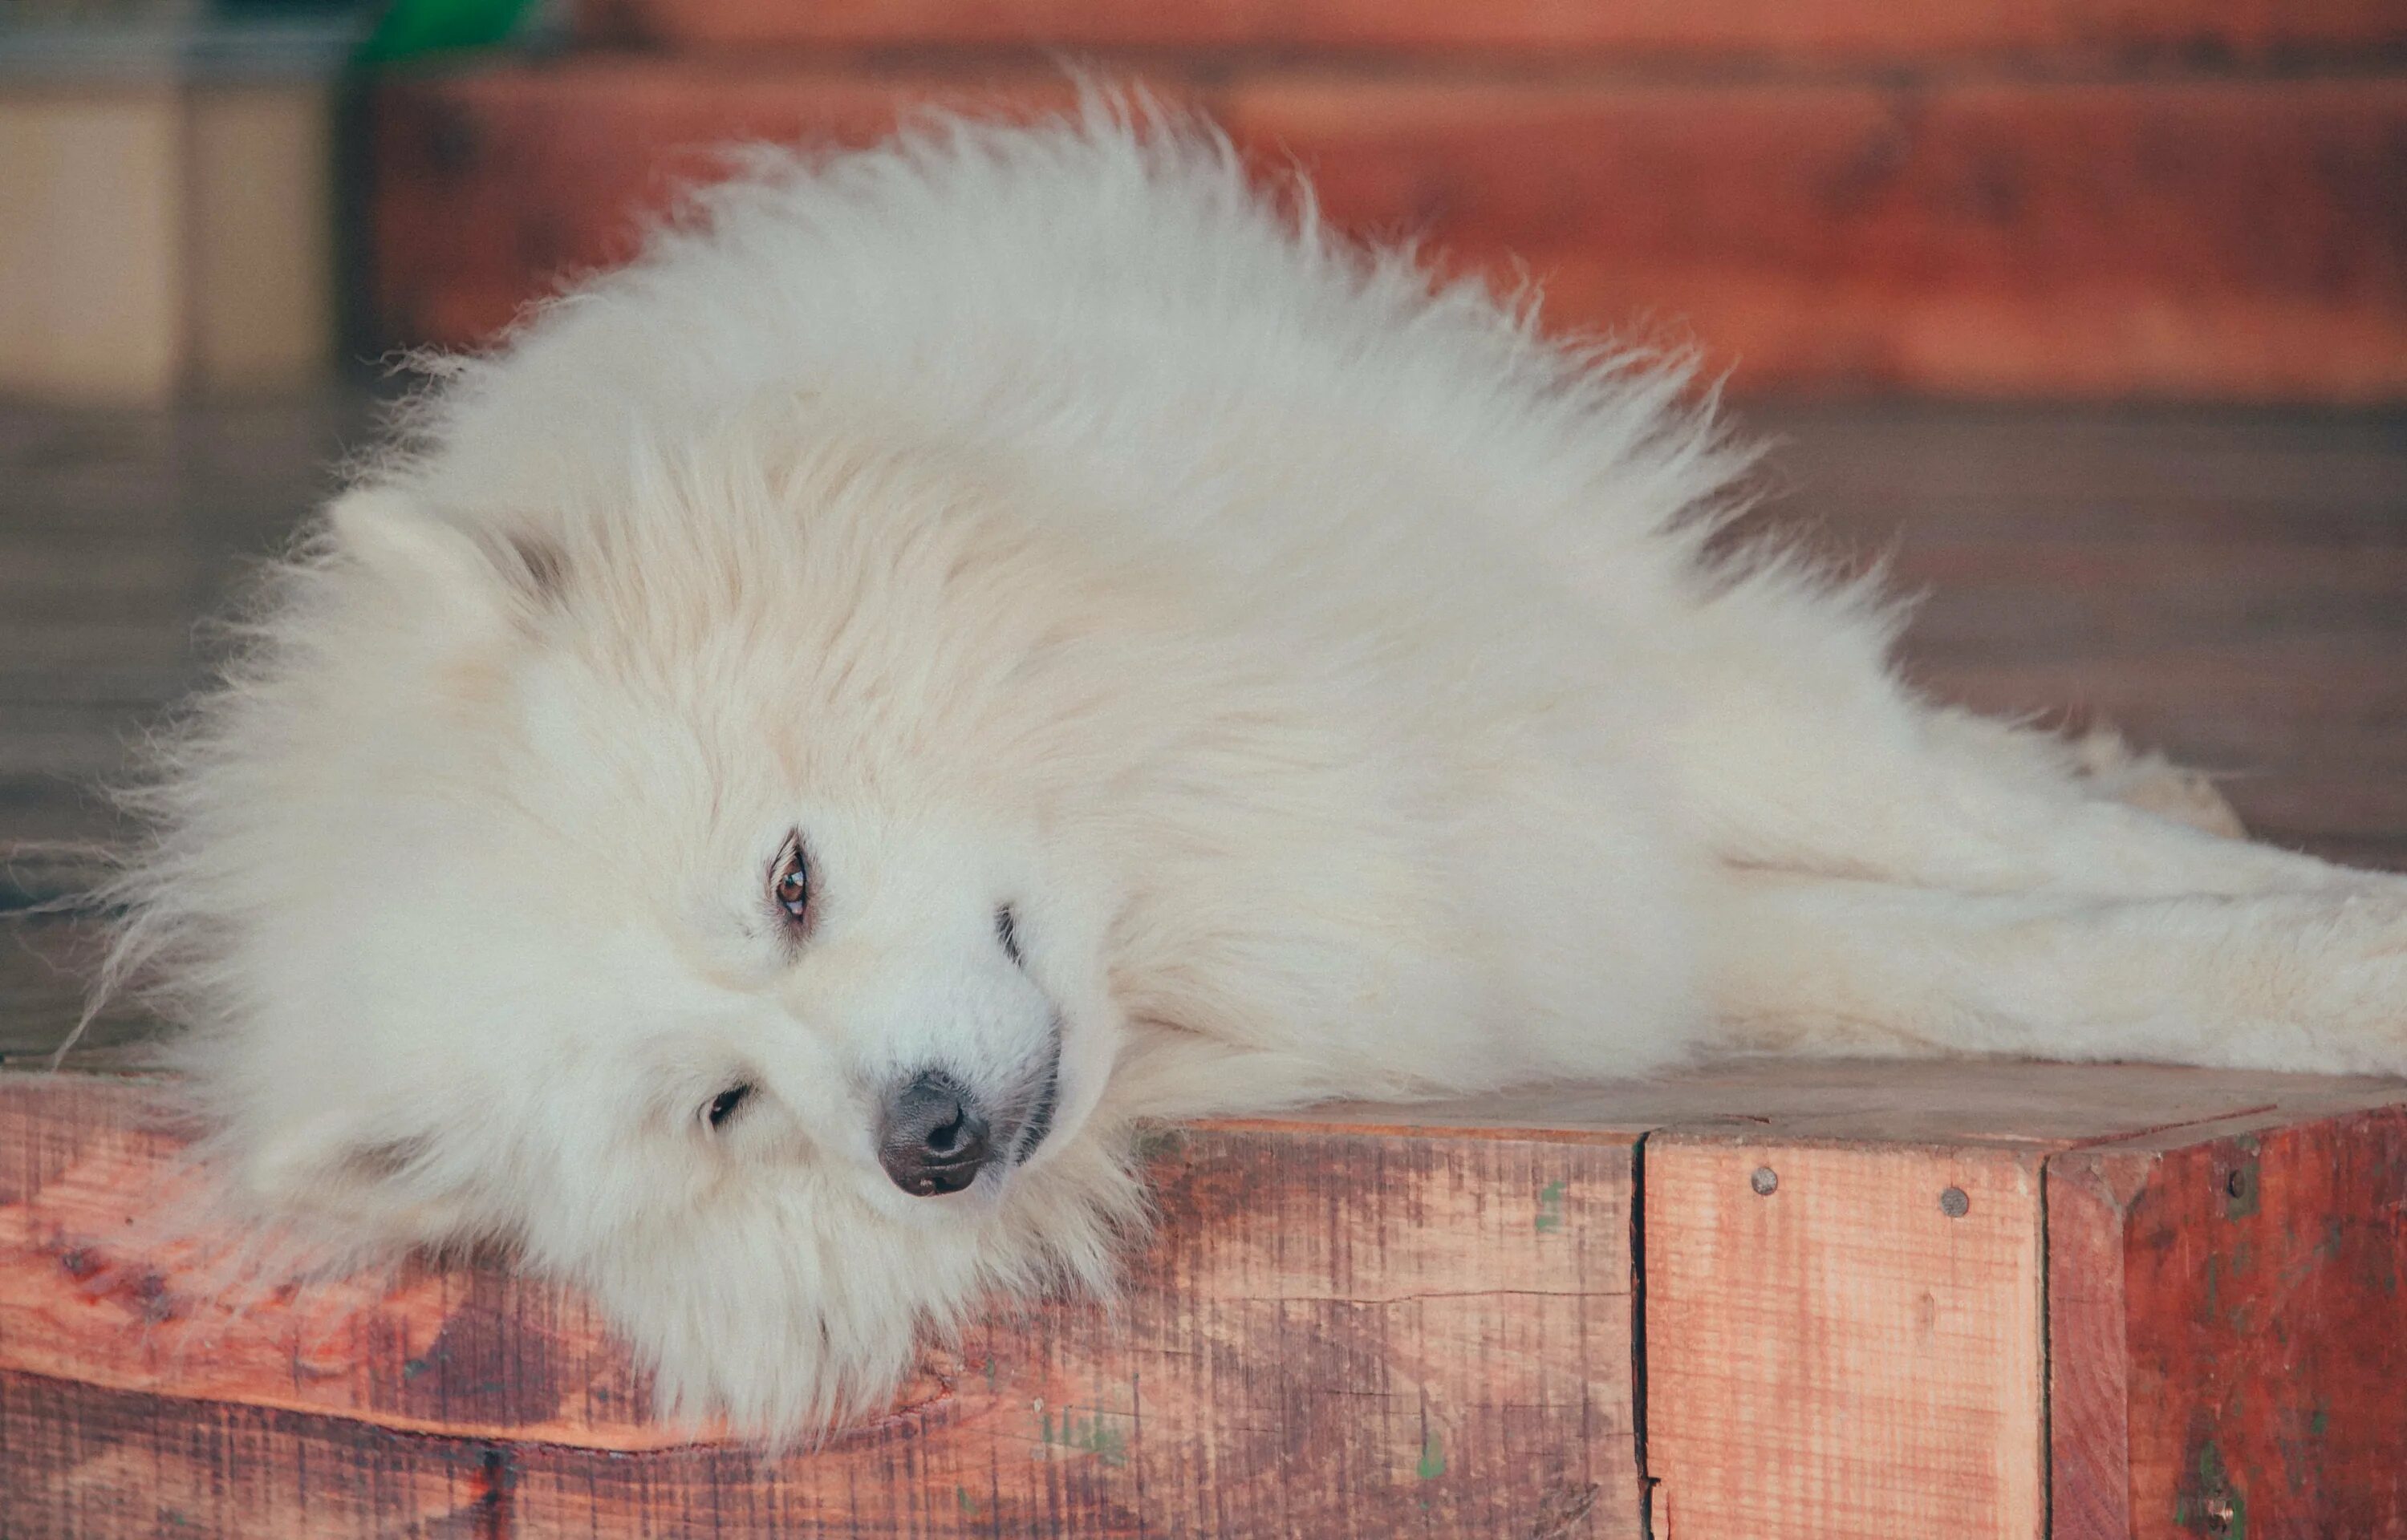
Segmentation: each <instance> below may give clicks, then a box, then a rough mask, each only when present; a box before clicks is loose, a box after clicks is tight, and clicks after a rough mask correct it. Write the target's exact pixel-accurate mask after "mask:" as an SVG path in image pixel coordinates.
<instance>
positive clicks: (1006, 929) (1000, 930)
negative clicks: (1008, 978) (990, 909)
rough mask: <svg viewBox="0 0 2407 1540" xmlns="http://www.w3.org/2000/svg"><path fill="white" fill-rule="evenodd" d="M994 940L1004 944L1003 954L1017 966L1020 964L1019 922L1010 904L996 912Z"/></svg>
mask: <svg viewBox="0 0 2407 1540" xmlns="http://www.w3.org/2000/svg"><path fill="white" fill-rule="evenodd" d="M994 939H995V940H998V941H1001V942H1002V943H1003V954H1004V956H1006V957H1008V958H1010V959H1011V960H1012V962H1013V963H1014V964H1015V965H1017V964H1018V962H1019V921H1018V918H1017V917H1015V916H1014V915H1013V914H1012V912H1011V906H1010V905H1009V904H1005V905H1004V906H1003V907H1002V908H1001V909H998V910H996V911H994Z"/></svg>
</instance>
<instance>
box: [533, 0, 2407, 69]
mask: <svg viewBox="0 0 2407 1540" xmlns="http://www.w3.org/2000/svg"><path fill="white" fill-rule="evenodd" d="M576 16H577V27H578V30H579V31H580V33H582V34H583V35H586V36H588V37H591V38H593V39H595V40H598V41H607V42H613V43H634V44H638V45H643V46H648V47H654V48H670V49H756V48H780V47H783V48H862V47H879V48H893V47H930V46H935V47H994V46H998V45H1000V46H1005V47H1009V46H1020V47H1041V48H1175V49H1364V50H1379V51H1424V50H1426V51H1431V52H1437V51H1446V52H1461V51H1503V50H1522V49H1528V50H1534V51H1538V52H1541V53H1543V54H1545V56H1548V57H1559V56H1560V55H1562V54H1564V53H1579V54H1588V55H1612V54H1638V55H1653V54H1664V53H1690V54H1696V53H1702V54H1730V55H1738V56H1741V57H1756V56H1772V57H1781V58H1813V59H1819V58H1828V57H1836V58H1846V59H1877V60H1916V59H1922V58H1927V57H1929V56H1930V55H1932V54H1953V53H2014V54H2050V55H2072V56H2073V57H2077V58H2095V57H2108V58H2115V59H2121V58H2125V57H2128V56H2129V53H2130V52H2131V51H2132V50H2134V49H2161V50H2167V51H2173V50H2178V51H2180V52H2181V53H2183V54H2185V55H2187V56H2189V57H2193V58H2194V57H2196V56H2198V55H2199V54H2200V53H2209V54H2213V55H2216V56H2221V57H2226V58H2240V59H2255V58H2262V57H2265V56H2267V55H2269V54H2276V53H2287V52H2292V51H2297V50H2302V49H2352V48H2355V49H2363V48H2371V47H2379V46H2382V45H2385V44H2396V43H2398V42H2400V40H2402V38H2407V14H2402V12H2401V11H2400V8H2399V7H2397V6H2394V5H2387V4H2385V3H2383V0H2293V3H2290V4H2285V5H2279V6H2270V5H2265V4H2261V3H2256V0H2138V3H2131V4H2120V5H2115V6H2035V5H2031V4H2029V3H2027V0H1925V3H1923V4H1919V5H1911V6H1900V5H1890V4H1884V3H1883V0H1818V3H1816V4H1811V5H1803V4H1797V3H1795V0H1627V3H1618V4H1609V3H1606V0H1480V3H1470V0H1178V3H1176V4H1163V3H1161V0H810V3H808V4H798V3H796V0H581V3H580V4H579V5H578V6H577V12H576Z"/></svg>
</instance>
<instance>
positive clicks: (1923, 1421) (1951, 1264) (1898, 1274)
mask: <svg viewBox="0 0 2407 1540" xmlns="http://www.w3.org/2000/svg"><path fill="white" fill-rule="evenodd" d="M2040 1166H2041V1158H2040V1155H2039V1153H2038V1152H2037V1151H2033V1150H2030V1149H2028V1148H2026V1149H2005V1148H1999V1147H1994V1146H1983V1145H1958V1146H1955V1147H1952V1148H1949V1147H1941V1148H1926V1147H1916V1146H1911V1145H1906V1146H1890V1147H1869V1148H1868V1147H1866V1146H1864V1145H1861V1144H1855V1143H1850V1144H1844V1145H1822V1146H1816V1145H1811V1144H1801V1143H1797V1142H1793V1141H1789V1140H1781V1139H1774V1140H1771V1141H1766V1140H1763V1139H1761V1138H1759V1137H1755V1136H1754V1135H1751V1134H1739V1135H1733V1136H1730V1137H1720V1136H1710V1135H1708V1136H1698V1135H1686V1134H1674V1135H1669V1136H1658V1137H1654V1138H1651V1139H1649V1140H1648V1141H1647V1145H1646V1161H1645V1168H1646V1200H1645V1201H1646V1217H1645V1279H1646V1403H1647V1425H1646V1468H1647V1475H1648V1476H1650V1477H1652V1478H1653V1480H1654V1481H1655V1482H1656V1483H1657V1486H1656V1489H1655V1493H1656V1498H1657V1501H1658V1503H1659V1505H1661V1506H1662V1507H1663V1508H1664V1510H1665V1511H1666V1512H1667V1513H1668V1515H1669V1519H1670V1523H1669V1526H1668V1529H1669V1535H1670V1540H1684V1537H1686V1536H1689V1535H1696V1536H1705V1537H1711V1536H1716V1535H1747V1536H1750V1537H1754V1540H1775V1537H1776V1540H1789V1537H1795V1540H1862V1537H1865V1536H1891V1535H1894V1536H1910V1535H1931V1536H1936V1535H1946V1536H1949V1537H1950V1540H2006V1537H2009V1536H2011V1537H2014V1540H2038V1537H2039V1536H2040V1535H2042V1534H2043V1533H2044V1530H2045V1521H2046V1510H2047V1494H2046V1493H2047V1488H2046V1427H2047V1422H2046V1416H2045V1409H2044V1365H2045V1353H2044V1347H2043V1342H2044V1336H2043V1331H2044V1328H2043V1324H2042V1314H2041V1308H2042V1288H2041V1277H2042V1262H2041V1258H2042V1253H2043V1245H2042V1236H2043V1229H2044V1226H2043V1220H2042V1214H2041V1207H2040ZM1951 1193H1952V1194H1955V1195H1956V1197H1957V1198H1959V1199H1961V1200H1962V1208H1961V1209H1960V1211H1953V1210H1951V1209H1950V1208H1947V1207H1944V1206H1943V1205H1944V1203H1945V1202H1946V1201H1947V1199H1946V1194H1951Z"/></svg>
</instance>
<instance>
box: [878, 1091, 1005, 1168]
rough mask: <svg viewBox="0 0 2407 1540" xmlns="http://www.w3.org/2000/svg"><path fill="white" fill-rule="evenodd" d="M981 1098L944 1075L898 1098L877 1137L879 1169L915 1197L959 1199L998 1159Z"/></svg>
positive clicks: (889, 1106)
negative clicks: (941, 1195)
mask: <svg viewBox="0 0 2407 1540" xmlns="http://www.w3.org/2000/svg"><path fill="white" fill-rule="evenodd" d="M987 1134H988V1127H987V1121H986V1114H985V1113H984V1112H983V1111H981V1110H979V1109H978V1104H977V1098H976V1097H975V1096H973V1095H970V1094H969V1093H968V1092H967V1091H964V1090H962V1089H961V1083H960V1082H959V1081H955V1080H954V1079H953V1078H952V1077H951V1076H949V1075H947V1074H944V1073H943V1072H942V1071H939V1070H933V1069H932V1070H929V1071H928V1072H927V1073H925V1074H923V1075H920V1076H919V1077H918V1078H917V1079H915V1080H913V1081H910V1082H909V1083H907V1084H906V1085H904V1087H903V1089H902V1090H900V1091H897V1092H896V1093H894V1095H893V1096H892V1097H891V1098H890V1100H888V1102H887V1103H886V1120H885V1123H884V1124H883V1126H881V1127H880V1128H879V1130H878V1135H877V1164H878V1165H880V1166H884V1167H886V1174H887V1175H888V1176H890V1177H891V1178H893V1179H894V1185H895V1186H897V1187H900V1188H901V1189H903V1191H904V1192H906V1193H909V1194H912V1195H914V1196H915V1197H923V1198H924V1197H933V1196H935V1195H936V1194H939V1193H958V1192H960V1191H961V1189H962V1188H964V1187H967V1186H968V1185H969V1184H970V1183H971V1182H973V1181H976V1180H977V1174H978V1172H979V1171H980V1170H981V1169H983V1168H984V1167H985V1166H986V1164H987V1162H988V1161H989V1160H990V1159H991V1158H992V1156H993V1154H994V1146H993V1144H992V1143H991V1142H990V1140H989V1139H988V1137H987Z"/></svg>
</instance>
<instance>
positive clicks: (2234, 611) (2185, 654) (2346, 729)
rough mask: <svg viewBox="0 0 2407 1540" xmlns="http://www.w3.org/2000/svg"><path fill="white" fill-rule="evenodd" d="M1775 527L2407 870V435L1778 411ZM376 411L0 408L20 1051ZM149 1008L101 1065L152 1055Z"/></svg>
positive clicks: (2300, 831)
mask: <svg viewBox="0 0 2407 1540" xmlns="http://www.w3.org/2000/svg"><path fill="white" fill-rule="evenodd" d="M1743 420H1744V421H1745V422H1746V423H1747V424H1748V425H1750V426H1751V427H1754V428H1756V429H1759V430H1762V431H1768V432H1770V433H1772V434H1773V435H1775V436H1777V437H1779V438H1780V439H1782V440H1783V441H1784V442H1783V444H1782V445H1781V447H1780V448H1779V449H1778V450H1777V452H1776V453H1775V454H1774V456H1773V459H1772V461H1771V466H1772V471H1771V476H1772V480H1773V486H1774V487H1775V489H1776V490H1777V491H1778V493H1779V496H1778V497H1777V500H1776V501H1775V502H1773V504H1772V505H1771V506H1770V507H1769V508H1768V509H1767V510H1766V511H1765V512H1764V513H1763V514H1761V515H1759V516H1757V519H1756V523H1757V524H1758V525H1759V526H1784V527H1797V528H1801V529H1802V530H1806V531H1807V532H1808V533H1809V534H1810V536H1811V538H1812V539H1813V540H1814V541H1815V542H1816V543H1817V544H1821V545H1823V546H1824V547H1826V548H1829V549H1831V550H1833V551H1835V552H1837V553H1840V554H1842V555H1845V556H1852V557H1856V558H1873V557H1878V556H1881V555H1884V554H1887V555H1889V556H1890V557H1891V558H1892V560H1893V567H1894V570H1895V572H1897V574H1898V575H1899V577H1900V579H1901V581H1902V582H1903V583H1905V584H1907V585H1908V586H1916V587H1927V588H1928V589H1929V591H1930V598H1929V600H1928V601H1927V602H1926V603H1925V604H1924V605H1923V607H1922V608H1921V610H1920V612H1919V614H1918V615H1917V618H1916V623H1915V626H1914V628H1913V629H1912V631H1911V632H1910V634H1909V638H1908V645H1907V658H1908V663H1909V667H1910V668H1911V670H1912V671H1913V673H1914V674H1915V676H1916V678H1917V679H1918V680H1919V681H1921V682H1922V683H1924V684H1925V685H1928V686H1929V687H1930V689H1931V690H1932V691H1933V692H1934V693H1936V694H1938V695H1941V696H1943V697H1945V698H1948V699H1959V700H1963V701H1966V702H1969V703H1971V704H1973V705H1977V706H1980V707H1982V708H1984V709H1987V710H1991V711H2000V712H2012V713H2059V712H2061V711H2063V710H2066V709H2071V710H2072V711H2074V712H2076V713H2088V714H2090V715H2094V716H2096V717H2100V718H2102V719H2104V720H2108V721H2112V722H2114V723H2115V724H2116V725H2118V726H2120V727H2122V728H2125V729H2126V730H2127V731H2128V732H2129V734H2130V736H2131V737H2132V738H2133V739H2135V740H2136V741H2138V742H2143V743H2145V744H2149V745H2153V746H2157V747H2161V748H2163V749H2165V750H2167V751H2169V752H2170V753H2172V755H2173V756H2176V757H2177V758H2180V759H2183V760H2185V761H2187V762H2189V763H2193V764H2197V765H2200V766H2201V767H2204V768H2207V769H2211V770H2217V771H2221V772H2225V773H2226V774H2227V775H2228V776H2229V780H2228V781H2227V782H2226V790H2227V792H2228V794H2229V796H2230V798H2231V800H2232V801H2233V803H2234V804H2235V805H2236V806H2237V807H2238V808H2239V810H2240V812H2241V813H2242V815H2243V817H2245V818H2246V819H2247V820H2248V821H2249V823H2250V825H2251V827H2253V828H2255V829H2256V830H2257V831H2258V833H2260V834H2261V835H2262V836H2264V837H2265V838H2268V839H2272V840H2276V841H2281V842H2283V843H2286V844H2291V845H2297V846H2302V847H2304V848H2308V849H2311V850H2314V851H2317V852H2319V853H2321V854H2325V855H2332V856H2335V857H2338V858H2342V859H2346V860H2352V861H2357V862H2361V863H2365V864H2371V865H2384V866H2391V867H2398V868H2403V869H2407V416H2398V415H2390V416H2338V415H2329V414H2306V413H2296V412H2293V413H2252V412H2240V411H2227V410H2213V411H2172V410H2157V411H2147V412H2137V411H2101V410H2096V409H2080V410H2062V409H2036V408H2024V409H2001V408H1990V407H1942V406H1920V405H1918V406H1910V407H1901V406H1850V407H1844V408H1841V407H1830V408H1815V409H1799V408H1787V409H1779V408H1771V407H1764V406H1758V407H1755V408H1752V409H1750V410H1748V411H1747V412H1745V414H1744V417H1743ZM373 422H374V413H373V408H372V404H371V403H369V401H368V400H367V399H366V398H365V397H363V396H360V395H355V394H349V395H331V396H328V397H325V398H322V399H318V400H312V401H308V402H306V403H291V404H284V405H271V406H253V407H239V408H237V407H212V408H207V409H193V410H187V411H183V412H179V413H172V414H170V413H153V414H129V413H94V412H80V413H78V412H62V411H44V410H35V409H29V408H22V407H18V408H9V407H0V851H5V852H7V855H8V858H7V862H6V865H5V869H0V878H4V879H5V880H0V908H7V909H9V910H13V911H17V914H16V918H17V920H18V924H17V925H15V927H14V929H15V934H14V935H13V936H9V937H0V1058H16V1057H21V1056H24V1055H28V1054H34V1053H43V1052H47V1050H48V1049H49V1048H50V1046H52V1045H54V1044H55V1043H56V1042H57V1041H58V1040H59V1039H60V1038H61V1036H62V1034H63V1033H64V1030H65V1029H66V1027H67V1026H68V1025H69V1024H71V1023H72V1021H73V1019H74V1014H75V999H76V996H77V986H76V983H75V981H74V978H73V974H72V969H73V968H74V966H75V963H74V958H75V957H76V956H77V954H78V953H79V952H80V951H81V950H82V949H83V948H84V947H86V946H87V945H88V926H87V925H85V923H83V922H80V921H78V920H76V919H74V918H73V917H71V916H64V915H45V916H35V915H32V914H30V913H29V912H27V911H29V910H30V909H31V908H32V907H33V906H35V905H37V904H41V903H43V902H45V901H46V900H50V899H53V898H57V897H61V896H63V895H66V894H69V893H71V892H72V891H73V890H74V889H75V888H76V886H77V885H78V883H80V882H82V881H83V880H84V879H86V878H87V877H88V876H89V874H90V872H91V870H92V863H91V861H90V858H89V856H88V855H85V854H83V853H81V852H79V851H78V848H77V847H78V846H79V845H80V846H84V847H87V848H88V847H89V846H90V845H91V844H92V843H93V841H99V840H104V839H106V838H107V835H108V832H109V827H110V826H109V821H108V819H107V814H106V812H105V811H104V810H103V808H102V807H101V805H100V804H99V803H98V801H97V800H96V799H95V798H93V796H92V795H91V787H92V786H93V784H94V783H96V782H99V781H103V780H106V779H107V778H109V777H111V776H113V775H115V774H117V773H119V772H120V771H121V768H122V766H123V764H124V760H125V754H126V750H127V746H128V745H129V744H130V743H132V742H136V741H138V737H139V734H140V732H141V730H142V728H143V725H144V724H145V723H146V722H150V721H152V720H155V719H156V717H157V714H158V713H159V712H160V710H161V709H162V707H163V706H164V703H165V702H167V701H169V700H171V699H174V698H175V697H176V696H177V695H178V694H179V693H180V692H181V691H182V690H183V689H185V688H186V687H188V686H189V685H191V684H192V682H193V681H194V679H195V678H196V677H197V674H198V671H199V669H200V667H201V664H200V659H201V658H202V657H203V656H204V652H205V646H206V644H205V643H196V641H195V635H194V628H195V622H196V621H197V620H198V618H199V617H201V616H202V615H207V614H210V613H212V612H214V611H216V610H217V609H218V608H219V606H220V605H221V602H222V600H223V599H224V597H225V596H226V594H227V592H228V590H229V586H231V585H233V584H234V583H235V582H236V581H237V579H238V577H239V574H240V572H241V570H242V566H243V564H244V562H245V561H247V560H249V559H253V558H258V557H260V556H263V555H264V554H267V553H269V552H272V551H274V550H275V549H276V548H277V547H278V544H279V543H280V542H281V541H282V540H284V539H285V538H286V537H287V535H288V534H289V533H290V531H291V530H292V527H293V525H294V523H295V522H296V520H298V519H299V518H300V517H301V516H302V515H303V514H304V513H305V512H306V510H307V509H308V508H309V507H310V505H311V504H312V502H314V501H315V500H316V499H318V498H319V497H320V495H322V493H323V492H324V491H325V490H326V489H327V488H328V487H329V486H330V485H331V483H332V477H333V469H332V467H333V466H334V465H335V463H336V462H338V461H339V460H340V459H341V458H342V457H343V456H345V455H346V454H348V453H351V452H355V451H357V450H358V449H360V448H361V447H363V445H366V444H367V443H369V442H370V441H371V439H372V436H373ZM141 1029H142V1024H141V1022H140V1021H139V1020H138V1019H137V1018H135V1017H133V1016H131V1015H127V1014H118V1015H112V1016H109V1017H107V1018H105V1019H104V1020H102V1021H101V1022H100V1023H98V1024H96V1025H95V1028H94V1030H93V1033H92V1034H91V1035H90V1037H89V1038H87V1042H88V1043H90V1044H92V1045H94V1046H100V1045H106V1044H107V1043H111V1042H121V1041H123V1040H124V1039H126V1038H129V1037H132V1036H135V1035H137V1034H138V1033H139V1032H140V1031H141Z"/></svg>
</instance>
